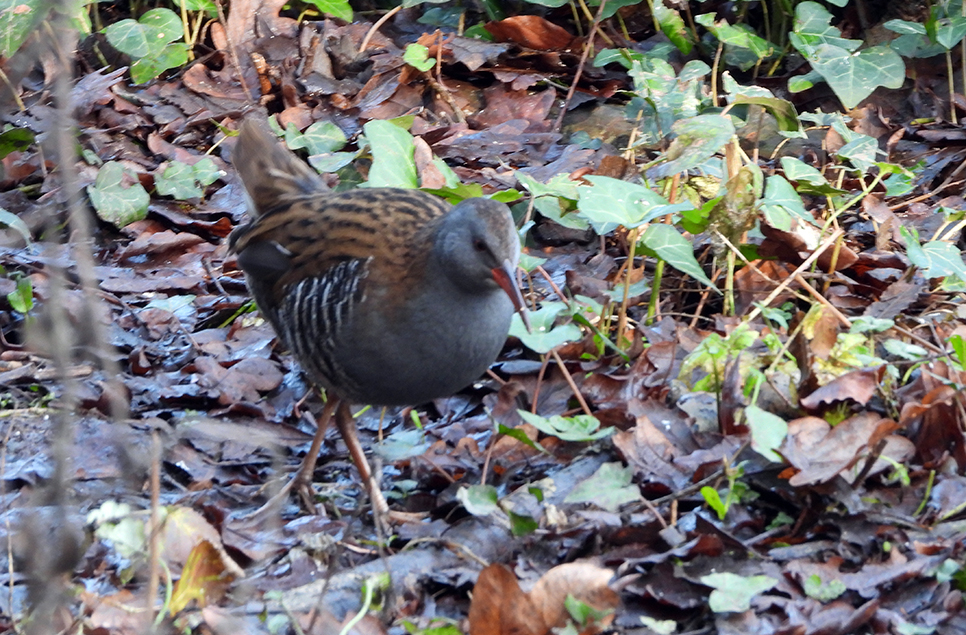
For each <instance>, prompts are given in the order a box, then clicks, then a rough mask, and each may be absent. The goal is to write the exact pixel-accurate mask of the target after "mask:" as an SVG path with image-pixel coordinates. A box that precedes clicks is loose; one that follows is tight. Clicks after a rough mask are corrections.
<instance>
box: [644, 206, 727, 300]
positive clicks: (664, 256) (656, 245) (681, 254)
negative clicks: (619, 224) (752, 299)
mask: <svg viewBox="0 0 966 635" xmlns="http://www.w3.org/2000/svg"><path fill="white" fill-rule="evenodd" d="M641 244H642V245H643V246H644V248H645V250H648V251H650V252H651V254H652V255H654V256H657V257H658V258H660V259H661V260H663V261H664V262H666V263H667V264H669V265H671V266H672V267H674V268H675V269H677V270H678V271H681V272H684V273H686V274H688V275H689V276H691V277H692V278H694V279H695V280H698V281H700V282H703V283H704V284H706V285H708V287H709V288H711V289H714V290H715V291H717V292H718V293H721V292H720V291H718V288H717V287H715V286H714V284H713V283H712V282H711V279H710V278H708V276H706V275H705V273H704V269H702V268H701V265H699V264H698V261H697V260H696V259H695V257H694V246H693V245H692V244H691V242H690V241H689V240H687V239H686V238H685V237H684V236H682V235H681V234H680V233H679V232H678V230H676V229H675V228H674V227H672V226H671V225H665V224H663V223H658V224H654V225H651V226H650V227H648V228H647V229H646V230H645V231H644V235H643V236H642V237H641Z"/></svg>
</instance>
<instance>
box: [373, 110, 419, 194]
mask: <svg viewBox="0 0 966 635" xmlns="http://www.w3.org/2000/svg"><path fill="white" fill-rule="evenodd" d="M363 130H364V131H365V134H366V139H368V140H369V145H370V146H371V151H372V167H371V168H369V181H368V182H367V183H366V187H404V188H415V187H417V186H418V185H419V182H418V180H417V174H416V160H415V158H414V154H413V153H414V150H415V145H414V144H413V137H412V135H410V134H409V133H408V132H406V131H405V130H403V129H402V128H400V127H399V126H397V125H396V124H394V123H392V122H390V121H378V120H376V121H370V122H369V123H367V124H366V125H365V126H363Z"/></svg>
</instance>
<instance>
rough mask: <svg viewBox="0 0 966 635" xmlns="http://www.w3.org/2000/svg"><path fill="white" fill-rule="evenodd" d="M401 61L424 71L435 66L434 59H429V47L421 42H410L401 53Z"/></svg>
mask: <svg viewBox="0 0 966 635" xmlns="http://www.w3.org/2000/svg"><path fill="white" fill-rule="evenodd" d="M403 61H404V62H406V63H407V64H409V65H410V66H413V67H415V68H417V69H419V70H421V71H423V72H424V73H425V72H426V71H428V70H429V69H431V68H432V67H434V66H436V60H435V59H429V49H428V48H426V47H425V46H423V45H422V44H415V43H414V44H410V45H409V46H407V47H406V52H405V53H403Z"/></svg>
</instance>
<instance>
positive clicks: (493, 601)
mask: <svg viewBox="0 0 966 635" xmlns="http://www.w3.org/2000/svg"><path fill="white" fill-rule="evenodd" d="M469 622H470V635H545V634H546V633H548V632H549V631H548V629H547V627H546V626H545V625H544V623H543V619H542V617H541V615H540V613H539V612H538V611H537V610H536V608H535V607H534V605H533V602H532V601H531V600H530V596H529V595H528V594H526V593H524V592H523V591H522V590H521V589H520V584H519V583H518V582H517V578H516V576H515V575H513V572H511V571H510V570H509V569H508V568H506V566H504V565H502V564H491V565H490V566H488V567H487V568H485V569H483V571H481V572H480V577H479V578H477V580H476V586H474V587H473V601H472V602H471V603H470V614H469Z"/></svg>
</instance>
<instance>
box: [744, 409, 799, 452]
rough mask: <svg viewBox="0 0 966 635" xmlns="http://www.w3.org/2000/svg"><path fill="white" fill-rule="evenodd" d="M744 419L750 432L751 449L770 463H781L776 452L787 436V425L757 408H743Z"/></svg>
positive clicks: (777, 417)
mask: <svg viewBox="0 0 966 635" xmlns="http://www.w3.org/2000/svg"><path fill="white" fill-rule="evenodd" d="M745 419H747V420H748V428H749V429H750V430H751V449H752V450H754V451H755V452H757V453H758V454H760V455H762V456H763V457H765V458H766V459H768V460H769V461H771V462H772V463H782V462H783V459H782V457H781V455H780V454H778V452H776V451H775V450H777V449H778V448H780V447H781V445H782V442H783V441H784V440H785V437H786V436H788V423H786V422H785V420H784V419H782V418H781V417H779V416H778V415H773V414H772V413H770V412H767V411H765V410H762V409H761V408H759V407H758V406H748V407H747V408H745Z"/></svg>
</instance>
